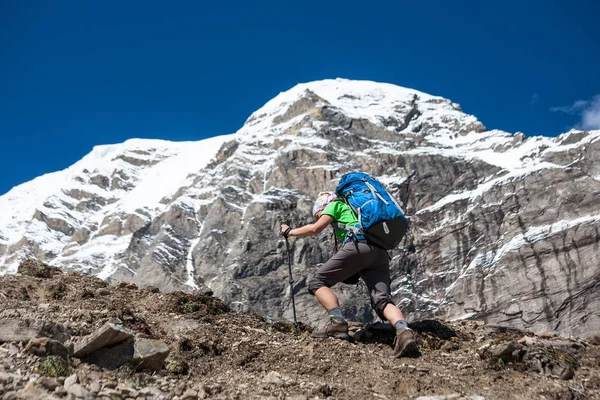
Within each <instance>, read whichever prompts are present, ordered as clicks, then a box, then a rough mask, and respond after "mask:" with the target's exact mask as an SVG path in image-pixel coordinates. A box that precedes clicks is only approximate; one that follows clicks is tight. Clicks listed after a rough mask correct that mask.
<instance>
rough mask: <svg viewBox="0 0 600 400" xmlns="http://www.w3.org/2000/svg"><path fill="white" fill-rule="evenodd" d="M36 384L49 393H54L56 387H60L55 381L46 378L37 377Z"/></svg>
mask: <svg viewBox="0 0 600 400" xmlns="http://www.w3.org/2000/svg"><path fill="white" fill-rule="evenodd" d="M36 383H37V384H38V385H40V386H42V387H43V388H44V389H46V390H48V391H50V392H54V390H55V389H56V388H57V387H60V386H62V385H61V384H60V383H59V382H58V381H57V380H56V379H54V378H50V377H47V376H42V377H39V378H38V379H37V381H36Z"/></svg>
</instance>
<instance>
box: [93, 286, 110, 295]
mask: <svg viewBox="0 0 600 400" xmlns="http://www.w3.org/2000/svg"><path fill="white" fill-rule="evenodd" d="M109 294H110V289H108V288H99V289H96V296H108V295H109Z"/></svg>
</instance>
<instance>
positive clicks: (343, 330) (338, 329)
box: [310, 320, 350, 340]
mask: <svg viewBox="0 0 600 400" xmlns="http://www.w3.org/2000/svg"><path fill="white" fill-rule="evenodd" d="M310 336H312V337H314V338H321V339H324V338H328V337H333V338H336V339H346V340H348V339H349V338H350V336H349V335H348V322H336V321H335V320H331V322H329V323H328V324H327V325H325V326H324V327H323V328H321V329H316V330H314V331H313V332H312V333H311V334H310Z"/></svg>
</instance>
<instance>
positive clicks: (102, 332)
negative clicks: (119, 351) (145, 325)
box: [73, 322, 133, 358]
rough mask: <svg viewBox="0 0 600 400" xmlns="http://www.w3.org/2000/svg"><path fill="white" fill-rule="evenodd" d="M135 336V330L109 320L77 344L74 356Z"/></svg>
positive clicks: (77, 356) (78, 356) (81, 355)
mask: <svg viewBox="0 0 600 400" xmlns="http://www.w3.org/2000/svg"><path fill="white" fill-rule="evenodd" d="M132 338H133V332H132V331H131V330H130V329H127V328H125V327H124V326H123V325H120V324H117V323H112V322H107V323H106V324H104V325H103V326H102V327H101V328H100V329H98V330H97V331H96V332H94V333H92V334H91V335H89V336H87V337H86V338H84V339H83V340H82V341H81V342H79V343H77V344H76V345H75V352H74V353H73V357H76V358H82V357H85V356H86V355H88V354H90V353H93V352H94V351H96V350H98V349H102V348H104V347H111V346H114V345H117V344H119V343H122V342H124V341H126V340H128V339H132Z"/></svg>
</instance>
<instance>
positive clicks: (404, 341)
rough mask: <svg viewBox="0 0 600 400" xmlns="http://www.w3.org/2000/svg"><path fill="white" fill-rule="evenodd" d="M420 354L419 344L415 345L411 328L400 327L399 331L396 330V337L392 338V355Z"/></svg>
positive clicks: (413, 355) (407, 355)
mask: <svg viewBox="0 0 600 400" xmlns="http://www.w3.org/2000/svg"><path fill="white" fill-rule="evenodd" d="M420 355H421V353H420V352H419V346H417V342H416V341H415V336H414V334H413V331H412V330H410V329H402V330H401V331H398V332H396V339H394V357H396V358H400V357H418V356H420Z"/></svg>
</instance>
